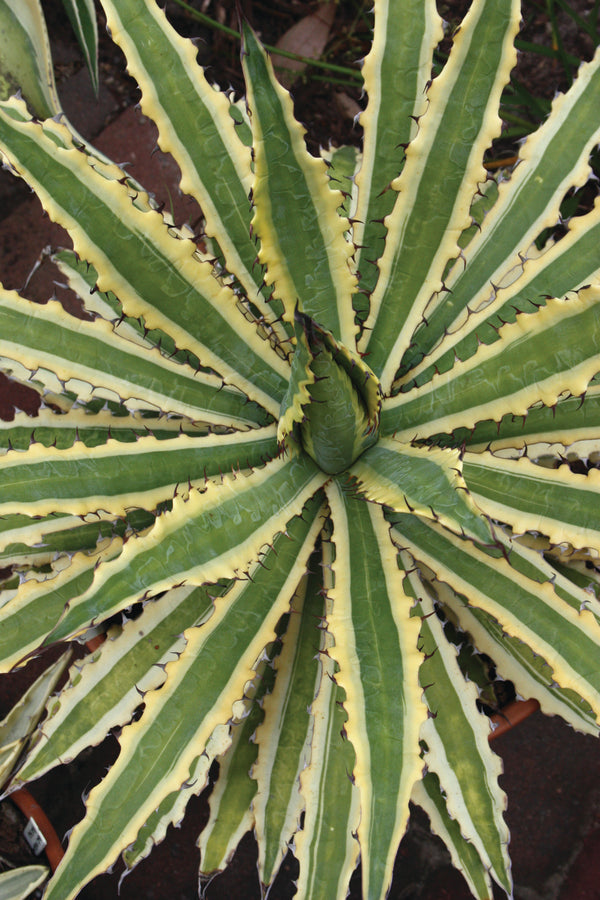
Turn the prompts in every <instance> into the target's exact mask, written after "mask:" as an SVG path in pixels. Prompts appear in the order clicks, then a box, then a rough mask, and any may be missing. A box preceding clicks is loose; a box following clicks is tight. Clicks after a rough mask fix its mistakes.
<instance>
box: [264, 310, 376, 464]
mask: <svg viewBox="0 0 600 900" xmlns="http://www.w3.org/2000/svg"><path fill="white" fill-rule="evenodd" d="M379 408H380V392H379V383H378V380H377V378H376V377H375V375H374V374H373V372H372V371H371V370H370V369H369V367H368V366H366V365H365V364H364V363H363V362H362V360H360V358H359V357H357V356H356V355H355V354H351V353H350V352H349V351H348V350H347V349H346V348H345V347H344V346H343V345H341V344H338V343H336V342H335V341H334V339H333V338H332V336H331V335H330V334H329V333H328V332H326V331H324V330H323V329H322V328H320V327H319V325H317V323H316V322H315V321H314V320H313V319H311V318H310V317H309V316H305V315H303V314H302V313H298V312H297V313H296V352H295V353H294V357H293V360H292V378H291V379H290V390H289V391H288V393H287V395H286V398H285V400H284V403H283V404H282V409H281V417H280V420H279V438H280V440H285V439H289V440H290V441H291V442H292V443H296V444H301V446H302V447H303V449H304V450H305V451H306V453H308V454H309V456H311V457H312V458H313V459H314V461H315V462H316V463H317V465H318V466H319V467H320V468H321V469H322V470H323V471H324V472H327V473H328V474H330V475H336V474H339V473H340V472H345V471H346V469H348V468H349V467H350V466H351V465H352V463H353V462H354V461H355V460H356V459H358V457H359V456H360V455H361V454H362V453H364V451H365V450H366V449H367V448H368V447H371V446H372V445H373V444H374V443H376V441H377V439H378V435H379Z"/></svg>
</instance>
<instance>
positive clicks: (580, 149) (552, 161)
mask: <svg viewBox="0 0 600 900" xmlns="http://www.w3.org/2000/svg"><path fill="white" fill-rule="evenodd" d="M599 102H600V52H597V53H596V55H595V57H594V59H593V60H592V62H590V63H584V64H583V65H582V66H581V69H580V71H579V74H578V77H577V79H576V81H575V82H574V84H573V87H572V88H571V89H570V91H569V92H568V93H567V94H562V95H560V96H558V97H557V98H556V100H555V101H554V104H553V108H552V115H550V116H549V117H548V119H547V121H546V122H545V123H544V124H543V125H542V126H541V127H540V128H539V130H538V131H537V132H536V134H535V135H534V136H533V137H531V138H529V139H528V141H527V142H526V143H525V145H524V147H523V151H522V153H521V160H520V162H519V165H518V166H517V168H516V169H515V172H514V174H513V175H512V176H511V179H510V181H509V182H507V183H505V184H504V185H501V186H500V191H499V198H498V201H497V202H496V204H495V205H494V207H493V208H492V209H491V210H490V212H489V214H488V216H486V220H485V228H484V229H483V230H482V231H481V232H480V233H479V234H478V235H477V236H476V237H475V238H474V239H473V241H472V242H471V244H470V245H469V247H467V249H466V250H465V259H464V261H459V262H458V263H457V265H456V267H455V269H454V271H453V272H451V273H450V275H449V277H448V279H447V286H448V287H449V288H450V293H448V294H447V295H445V296H444V297H441V298H439V299H440V302H439V303H438V306H437V307H436V309H434V310H433V311H431V312H430V314H429V315H428V316H427V325H426V326H425V327H423V328H421V329H420V330H419V331H418V332H417V333H416V334H415V335H414V346H413V347H411V348H410V350H409V351H408V352H407V354H406V357H405V360H404V363H405V365H412V364H413V363H414V362H415V361H419V360H420V359H421V357H422V356H423V354H426V353H428V352H429V350H430V349H431V348H432V347H434V346H435V345H436V344H437V342H438V341H439V339H440V338H441V337H442V336H443V334H444V333H445V331H450V330H454V326H453V323H454V322H455V321H456V319H457V316H459V315H460V316H462V314H463V312H464V309H465V307H466V305H467V304H469V306H470V307H471V308H473V309H477V308H479V306H480V305H481V304H482V303H485V302H486V301H488V300H489V298H490V297H491V296H492V295H493V285H495V284H502V280H503V279H504V278H505V277H506V276H507V275H508V273H509V272H510V271H511V270H513V269H514V267H515V266H519V265H521V262H522V259H521V257H520V254H523V255H526V254H527V251H528V250H529V248H530V245H531V244H532V243H533V241H534V240H535V239H536V237H537V236H538V235H539V234H540V233H541V232H542V231H543V230H544V228H546V227H550V226H553V225H554V224H555V223H556V220H557V217H558V212H559V206H560V203H561V202H562V200H563V198H564V195H565V194H566V192H567V191H568V190H569V189H570V188H571V187H573V186H577V185H582V184H584V183H585V182H586V181H587V179H588V177H589V163H588V157H589V154H590V152H591V150H592V149H593V147H594V145H595V144H597V143H598V139H599V136H600V126H597V125H596V127H595V128H594V127H593V125H594V123H597V121H598V116H597V110H598V103H599ZM570 287H571V288H573V287H575V284H571V285H570ZM546 293H547V291H546Z"/></svg>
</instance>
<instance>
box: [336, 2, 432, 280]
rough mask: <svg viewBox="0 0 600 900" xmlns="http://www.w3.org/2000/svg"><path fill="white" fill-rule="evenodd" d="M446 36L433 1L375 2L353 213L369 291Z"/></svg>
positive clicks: (359, 263)
mask: <svg viewBox="0 0 600 900" xmlns="http://www.w3.org/2000/svg"><path fill="white" fill-rule="evenodd" d="M442 34H443V31H442V22H441V19H440V17H439V16H438V14H437V11H436V8H435V3H434V2H433V0H425V2H424V0H410V2H406V0H376V3H375V27H374V30H373V43H372V46H371V50H370V52H369V54H368V56H367V58H366V60H365V64H364V66H363V70H362V75H363V79H364V86H365V91H366V93H367V96H368V102H367V108H366V110H365V112H363V113H362V114H361V116H360V124H361V125H362V127H363V129H364V141H363V157H362V164H361V167H360V170H359V172H358V174H357V176H356V183H357V185H358V188H359V191H358V202H357V206H356V210H355V212H354V213H353V218H354V220H355V222H354V229H353V235H352V236H353V240H354V242H355V244H356V245H357V269H358V271H359V273H360V288H361V291H366V292H368V293H370V292H371V291H372V290H373V288H374V287H375V283H376V281H377V275H378V269H377V268H376V266H375V263H376V261H377V260H378V259H379V257H380V256H381V254H382V252H383V248H384V245H385V236H386V231H387V229H386V227H385V224H384V222H383V219H384V217H385V216H387V215H388V214H389V213H390V212H391V211H392V207H393V205H394V202H395V200H396V193H395V191H393V190H388V187H389V185H390V183H391V182H392V181H393V179H394V178H396V177H397V176H398V175H399V173H400V169H401V167H402V164H403V162H404V147H405V146H406V145H407V144H408V143H409V141H410V139H411V138H412V137H414V134H415V132H416V130H417V126H416V124H415V121H414V118H413V117H415V118H419V117H420V116H421V115H422V114H423V112H424V111H425V109H426V99H425V87H426V84H427V81H428V79H429V78H430V77H431V67H432V62H433V49H434V47H435V46H436V44H437V43H438V42H439V41H440V40H441V38H442Z"/></svg>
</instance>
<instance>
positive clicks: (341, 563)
mask: <svg viewBox="0 0 600 900" xmlns="http://www.w3.org/2000/svg"><path fill="white" fill-rule="evenodd" d="M327 497H328V500H329V504H330V506H331V512H332V516H333V521H334V531H333V542H334V545H335V551H336V556H335V562H334V564H333V572H334V576H335V586H334V588H333V589H332V590H331V592H330V596H331V598H332V600H333V611H332V614H331V615H330V616H329V617H328V622H329V629H330V631H331V634H332V635H333V638H334V640H335V645H334V646H333V647H332V648H331V649H330V650H329V653H330V655H331V656H333V657H334V658H335V659H336V660H337V662H338V664H339V667H340V671H339V672H338V674H337V675H336V681H337V682H338V683H339V684H340V685H341V686H342V687H343V688H344V690H345V691H346V696H347V699H346V702H345V707H346V709H347V711H348V723H347V725H346V730H347V731H348V736H349V738H350V740H351V742H352V744H353V746H354V749H355V751H356V765H355V768H354V780H355V784H356V786H357V787H358V790H359V793H360V802H361V819H360V825H359V828H358V837H359V842H360V846H361V855H362V865H363V894H364V896H365V897H384V896H385V894H386V891H387V889H388V887H389V884H390V881H391V877H392V868H393V864H394V858H395V855H396V849H397V846H398V842H399V841H400V838H401V836H402V834H403V833H404V830H405V828H406V822H407V819H408V801H409V798H410V793H411V790H412V785H413V783H414V781H416V780H417V778H418V777H419V774H420V770H421V761H420V759H419V752H418V741H419V729H420V727H421V724H422V722H423V720H424V719H425V717H426V709H425V705H424V703H423V701H422V699H421V691H420V689H419V687H418V669H419V665H420V664H421V659H422V658H421V655H420V653H419V651H418V649H417V643H418V637H419V623H418V621H417V620H416V619H411V616H410V609H411V606H412V600H411V599H410V598H409V597H407V596H406V595H405V594H404V591H403V589H402V576H401V574H400V572H399V570H398V565H397V562H396V550H395V548H394V547H393V545H392V543H391V541H390V537H389V525H388V523H387V522H386V521H385V519H384V518H383V512H382V509H381V507H380V506H378V505H376V504H372V503H365V501H364V500H361V499H356V498H354V497H352V496H350V495H347V494H345V493H344V491H343V490H342V489H341V487H340V486H339V484H338V483H337V482H336V481H334V482H332V483H331V484H330V485H328V486H327Z"/></svg>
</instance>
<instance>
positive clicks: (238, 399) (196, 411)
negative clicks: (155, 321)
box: [0, 289, 260, 427]
mask: <svg viewBox="0 0 600 900" xmlns="http://www.w3.org/2000/svg"><path fill="white" fill-rule="evenodd" d="M0 295H1V298H2V309H1V310H0V325H1V331H0V354H2V355H3V356H6V357H8V358H10V359H12V358H15V359H18V360H19V362H21V363H22V364H23V365H25V366H27V367H29V368H30V369H31V370H32V371H36V369H38V368H39V367H45V368H47V369H48V370H50V371H52V372H54V373H55V374H56V375H57V376H58V377H59V378H60V379H61V381H63V382H68V381H69V380H70V379H76V380H80V381H84V382H86V383H89V385H90V386H93V387H94V389H95V390H96V392H98V390H101V391H102V390H103V391H104V393H105V394H106V393H108V394H109V396H111V397H113V398H114V397H119V398H120V399H122V400H131V399H135V400H138V401H142V402H145V403H147V404H149V405H152V406H154V407H155V408H156V409H159V410H162V411H165V412H174V413H179V414H180V415H186V416H189V417H190V418H191V419H193V420H198V419H200V420H208V421H209V422H211V423H213V424H215V425H228V426H231V425H233V426H235V425H236V424H239V425H241V426H242V427H243V426H247V425H248V424H252V423H253V422H255V421H259V420H260V411H258V410H256V408H255V407H253V406H252V404H248V403H247V398H246V396H245V395H244V394H242V393H240V392H239V391H238V390H237V389H236V388H233V387H228V386H227V385H223V382H222V381H221V379H220V378H218V377H217V376H215V375H211V374H209V373H204V372H195V371H194V370H193V369H192V368H191V367H190V366H187V365H182V364H180V363H177V362H173V361H171V360H170V359H168V358H167V357H165V356H163V355H161V354H160V353H159V351H158V350H153V349H152V348H151V347H150V346H147V345H146V346H141V345H139V344H137V343H133V342H132V341H131V340H126V339H125V338H124V337H121V336H120V334H119V330H115V328H114V327H113V326H112V325H111V324H109V323H108V322H105V321H103V320H101V319H96V320H95V321H94V322H85V321H82V320H80V319H76V318H74V317H73V316H70V315H68V314H67V313H65V312H64V310H63V308H62V306H61V305H60V303H58V302H56V301H49V302H48V303H47V304H46V305H44V306H41V305H40V304H37V303H30V302H29V301H27V300H23V299H22V298H21V297H19V296H18V294H16V293H14V292H12V291H1V289H0ZM117 329H118V326H117ZM69 347H70V348H72V349H71V350H70V351H69V350H66V348H69ZM41 348H43V349H41ZM79 392H81V391H79Z"/></svg>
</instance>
